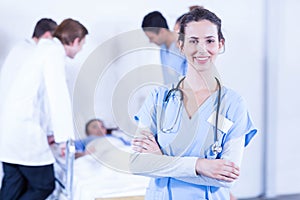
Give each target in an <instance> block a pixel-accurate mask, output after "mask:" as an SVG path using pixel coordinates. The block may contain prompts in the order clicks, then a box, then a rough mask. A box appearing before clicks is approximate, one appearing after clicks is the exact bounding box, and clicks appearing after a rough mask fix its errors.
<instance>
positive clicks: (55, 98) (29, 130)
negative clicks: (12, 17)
mask: <svg viewBox="0 0 300 200" xmlns="http://www.w3.org/2000/svg"><path fill="white" fill-rule="evenodd" d="M24 55H25V56H24ZM65 57H66V54H65V50H64V48H63V45H62V44H61V43H60V41H59V40H57V39H54V40H48V39H42V40H40V41H39V43H38V45H36V46H34V45H32V46H30V47H29V46H26V45H25V46H23V48H21V47H20V48H18V50H17V51H14V52H12V53H11V55H9V57H8V60H7V61H6V62H5V63H4V65H3V67H2V72H1V76H0V96H1V103H0V161H2V162H8V163H15V164H21V165H28V166H40V165H47V164H51V163H53V162H54V157H53V155H52V152H51V150H50V148H49V145H48V142H47V137H46V135H47V131H49V130H48V129H51V131H53V133H54V137H55V141H56V142H63V141H66V140H67V139H69V138H74V133H73V130H74V129H73V120H72V110H71V101H70V97H69V93H68V89H67V84H66V79H65V68H64V67H65ZM11 66H14V67H11ZM49 120H51V122H50V121H49ZM45 124H46V125H45ZM49 125H51V126H49Z"/></svg>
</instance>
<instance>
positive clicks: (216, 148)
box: [160, 77, 222, 155]
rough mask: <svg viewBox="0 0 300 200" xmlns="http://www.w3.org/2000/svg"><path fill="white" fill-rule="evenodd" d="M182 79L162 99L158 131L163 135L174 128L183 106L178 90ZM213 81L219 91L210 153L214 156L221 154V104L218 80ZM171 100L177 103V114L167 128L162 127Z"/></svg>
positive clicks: (179, 90) (181, 93)
mask: <svg viewBox="0 0 300 200" xmlns="http://www.w3.org/2000/svg"><path fill="white" fill-rule="evenodd" d="M184 79H185V77H183V78H182V79H181V80H180V81H179V82H178V84H177V86H176V87H175V88H172V89H171V90H169V91H168V93H167V95H166V96H165V98H164V101H163V109H162V111H161V117H160V130H161V131H162V132H163V133H170V132H171V131H172V130H173V129H174V127H175V125H176V123H177V121H178V118H179V114H180V110H181V108H182V104H183V92H182V90H181V89H180V88H179V86H180V84H181V83H182V81H183V80H184ZM215 79H216V81H217V84H218V88H219V90H218V104H217V111H216V119H215V120H216V121H215V132H214V143H213V144H212V145H211V151H212V153H213V154H214V155H216V154H219V153H221V152H222V146H221V145H220V144H219V141H218V122H219V112H220V104H221V84H220V81H219V79H217V78H216V77H215ZM171 100H172V102H173V103H174V102H175V103H176V102H177V103H179V106H177V114H176V117H175V120H174V123H173V124H172V125H171V126H169V127H164V122H165V116H166V110H167V107H168V104H169V103H171V102H170V101H171Z"/></svg>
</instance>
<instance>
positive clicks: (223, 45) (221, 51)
mask: <svg viewBox="0 0 300 200" xmlns="http://www.w3.org/2000/svg"><path fill="white" fill-rule="evenodd" d="M224 52H225V40H224V39H221V40H220V42H219V54H222V53H224Z"/></svg>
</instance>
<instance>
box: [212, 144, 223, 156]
mask: <svg viewBox="0 0 300 200" xmlns="http://www.w3.org/2000/svg"><path fill="white" fill-rule="evenodd" d="M222 150H223V148H222V146H220V145H219V142H218V141H216V142H215V143H214V144H212V145H211V151H212V152H213V154H214V155H216V154H219V153H221V152H222Z"/></svg>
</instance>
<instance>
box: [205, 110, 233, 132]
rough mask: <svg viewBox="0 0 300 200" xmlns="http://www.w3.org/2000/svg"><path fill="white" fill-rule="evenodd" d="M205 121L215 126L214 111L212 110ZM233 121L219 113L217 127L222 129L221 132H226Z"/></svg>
mask: <svg viewBox="0 0 300 200" xmlns="http://www.w3.org/2000/svg"><path fill="white" fill-rule="evenodd" d="M207 121H208V122H209V123H210V124H211V125H213V126H216V111H214V112H213V113H212V114H211V115H210V117H209V118H208V119H207ZM232 125H233V122H232V121H230V120H229V119H227V118H226V117H224V116H223V115H221V114H219V117H218V129H219V130H220V131H222V132H223V133H227V132H228V130H229V129H230V128H231V127H232Z"/></svg>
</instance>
